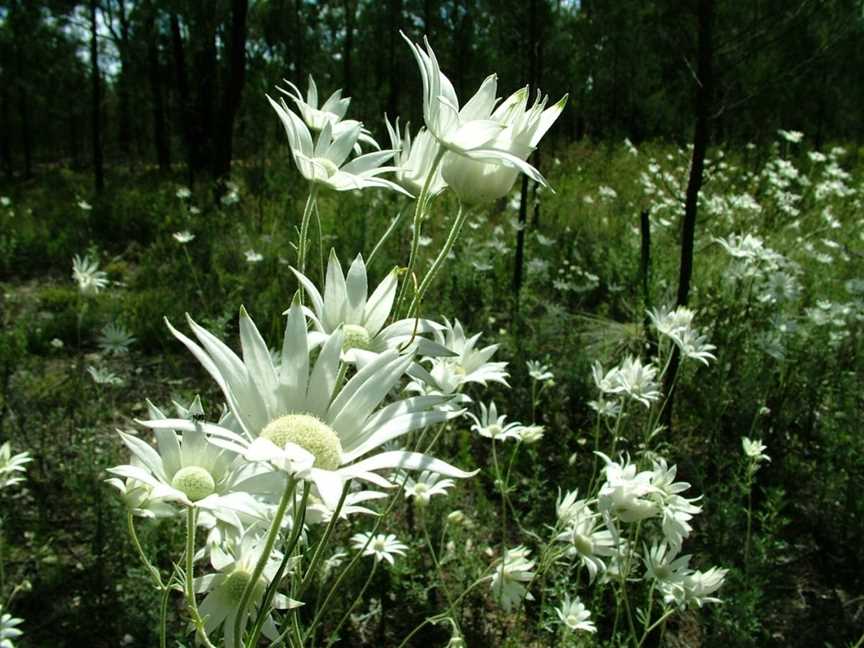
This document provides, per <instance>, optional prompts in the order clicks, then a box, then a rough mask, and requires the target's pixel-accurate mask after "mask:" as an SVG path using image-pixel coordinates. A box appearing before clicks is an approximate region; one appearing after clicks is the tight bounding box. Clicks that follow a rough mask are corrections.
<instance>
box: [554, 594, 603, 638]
mask: <svg viewBox="0 0 864 648" xmlns="http://www.w3.org/2000/svg"><path fill="white" fill-rule="evenodd" d="M555 612H556V613H557V614H558V618H559V619H561V623H563V624H564V625H565V626H567V628H568V629H570V630H573V631H576V630H583V631H584V632H597V626H595V625H594V623H593V622H592V621H591V612H590V611H589V610H588V609H587V608H586V607H585V605H584V604H583V603H582V601H580V600H579V598H578V597H576V599H574V600H570V597H569V596H568V597H566V598H565V599H564V601H563V602H562V603H561V607H559V608H555Z"/></svg>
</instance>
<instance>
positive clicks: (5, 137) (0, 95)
mask: <svg viewBox="0 0 864 648" xmlns="http://www.w3.org/2000/svg"><path fill="white" fill-rule="evenodd" d="M3 53H4V54H5V53H6V49H5V48H4V49H3ZM3 71H4V74H3V77H2V79H0V104H2V106H0V163H2V165H3V173H4V174H5V175H6V178H7V179H10V180H11V179H12V131H11V129H10V127H9V125H10V123H11V121H10V120H11V118H12V114H11V112H10V110H9V103H10V101H11V96H10V94H9V88H10V87H11V85H12V81H11V80H10V79H9V78H8V71H9V67H8V65H7V62H6V61H3Z"/></svg>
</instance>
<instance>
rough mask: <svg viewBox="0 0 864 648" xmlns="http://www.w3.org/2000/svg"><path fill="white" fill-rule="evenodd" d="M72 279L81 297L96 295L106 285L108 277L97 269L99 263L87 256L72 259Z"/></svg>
mask: <svg viewBox="0 0 864 648" xmlns="http://www.w3.org/2000/svg"><path fill="white" fill-rule="evenodd" d="M72 278H73V279H74V280H75V282H76V283H77V284H78V290H80V291H81V294H83V295H97V294H99V293H100V292H101V291H102V289H103V288H105V287H106V286H107V285H108V275H107V274H106V273H105V272H103V271H102V270H100V269H99V263H98V262H97V261H95V260H94V259H91V258H90V257H89V256H86V257H83V258H82V257H79V256H78V255H77V254H76V255H75V257H74V258H73V259H72Z"/></svg>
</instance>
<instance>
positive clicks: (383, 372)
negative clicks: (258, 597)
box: [168, 303, 476, 510]
mask: <svg viewBox="0 0 864 648" xmlns="http://www.w3.org/2000/svg"><path fill="white" fill-rule="evenodd" d="M168 326H169V328H170V330H171V332H172V333H173V334H174V335H175V337H177V339H178V340H180V341H181V342H182V343H183V344H184V345H186V347H187V348H188V349H189V350H190V351H191V352H192V354H193V355H194V356H195V357H196V358H197V359H198V361H199V362H201V364H202V366H203V367H204V368H205V369H206V370H207V372H208V373H209V374H210V375H211V376H212V377H213V379H214V380H215V381H216V383H217V384H218V385H219V387H220V388H221V389H222V393H223V394H224V396H225V400H226V402H227V403H228V407H229V408H230V410H231V413H232V414H233V416H234V419H235V420H236V423H237V425H238V429H239V433H236V432H234V431H232V430H228V429H226V428H223V427H220V426H208V427H207V431H208V432H212V433H213V435H214V438H212V439H211V441H212V442H214V443H216V442H219V443H222V444H223V446H224V447H227V448H232V449H234V450H235V451H237V452H239V453H244V454H245V455H246V457H247V459H250V460H255V461H261V460H263V459H268V460H269V461H271V463H273V462H274V461H275V462H276V463H277V464H279V465H280V466H282V467H283V468H288V471H289V472H294V473H296V474H297V475H298V476H300V477H301V478H303V479H309V480H311V481H312V482H314V484H315V486H316V489H317V491H318V495H319V496H320V498H321V499H322V500H323V501H324V503H325V504H326V505H327V506H328V508H330V509H331V510H332V509H335V508H336V506H337V504H338V501H339V497H340V495H341V492H342V488H343V486H344V484H345V482H346V481H348V480H350V479H352V478H356V479H361V480H363V481H367V482H370V483H373V484H376V485H378V486H381V487H384V488H386V487H389V486H391V485H392V484H391V483H390V482H389V481H388V480H387V479H385V478H383V477H381V476H380V475H377V474H375V472H376V471H378V470H384V469H398V468H402V469H404V470H431V471H433V472H437V473H440V474H442V475H444V476H447V477H456V478H460V479H462V478H467V477H470V476H472V475H473V474H476V472H475V473H466V472H464V471H462V470H459V469H458V468H455V467H453V466H451V465H450V464H447V463H445V462H443V461H440V460H438V459H435V458H433V457H430V456H427V455H423V454H419V453H415V452H405V451H401V450H394V451H388V452H379V453H376V454H372V455H371V456H369V457H367V458H365V459H362V457H364V456H366V455H368V454H370V453H372V452H373V451H375V450H378V449H379V448H380V447H381V446H382V445H383V444H385V443H387V442H388V441H390V440H392V439H396V438H398V437H400V436H402V435H403V434H406V433H408V432H411V431H413V430H417V429H419V428H423V427H426V426H428V425H434V424H437V423H441V422H443V421H446V420H448V419H450V418H453V417H454V416H458V415H459V414H461V412H442V411H437V410H433V409H432V408H433V407H435V406H436V405H439V404H441V403H442V402H443V401H444V399H443V398H430V397H414V398H408V399H404V400H397V401H395V402H393V403H391V404H389V405H387V406H385V407H382V408H380V409H379V405H380V404H381V403H382V401H384V399H385V398H386V397H387V395H388V394H389V393H390V392H391V390H393V388H394V387H395V386H396V385H397V384H398V382H399V380H400V379H401V377H402V376H403V375H404V373H405V370H406V369H407V367H408V366H409V365H410V363H411V362H412V358H411V357H410V356H400V355H399V354H398V353H397V352H396V351H393V350H388V351H385V352H384V353H381V354H380V355H378V356H377V357H376V358H375V359H374V360H371V361H370V362H369V363H368V364H366V365H365V366H364V367H363V368H361V369H360V370H359V371H357V372H356V373H355V374H354V375H353V376H352V377H351V379H350V380H348V381H347V383H345V384H344V385H340V384H339V381H338V376H339V364H340V360H339V357H340V353H341V349H342V333H341V331H337V332H336V333H334V334H333V335H331V336H330V338H329V339H328V340H327V342H326V343H325V344H324V346H323V347H322V349H321V351H320V353H318V358H317V360H316V362H315V364H314V366H310V361H309V355H310V352H311V351H312V349H313V345H312V344H311V341H310V339H309V336H308V334H307V331H306V317H305V315H304V313H303V310H302V308H301V307H300V305H299V304H297V303H295V304H294V305H293V306H292V307H291V308H290V309H289V310H288V317H287V322H286V327H285V337H284V343H283V345H282V351H281V358H282V359H281V362H280V363H279V369H278V371H277V369H276V368H275V367H274V366H273V361H272V359H271V356H270V351H269V350H268V348H267V345H266V344H265V343H264V340H263V338H262V337H261V334H260V333H259V332H258V329H257V328H256V327H255V324H254V322H253V321H252V319H251V318H250V317H249V315H248V314H247V313H246V310H245V309H243V308H241V310H240V343H241V347H242V351H243V358H242V359H241V358H239V357H238V356H237V355H236V354H235V353H234V352H233V351H232V350H231V349H230V348H228V347H227V346H226V345H225V344H223V343H222V342H221V341H220V340H219V339H218V338H216V337H215V336H214V335H212V334H211V333H209V332H208V331H207V330H205V329H204V328H202V327H201V326H199V325H198V324H196V323H195V322H194V321H193V320H192V319H191V318H189V326H190V327H191V328H192V330H193V332H194V334H195V336H196V337H197V339H198V343H200V345H199V344H198V343H195V342H194V341H192V340H191V339H190V338H188V337H186V336H185V335H183V334H182V333H180V332H179V331H177V330H176V329H175V328H174V327H172V326H171V325H170V323H169V324H168ZM310 369H311V371H310ZM172 423H173V422H172ZM178 424H179V425H180V426H182V427H179V428H178V429H185V428H188V427H189V425H190V424H189V422H187V421H179V422H178ZM220 439H221V441H220ZM286 454H289V455H291V456H290V457H288V459H290V460H291V461H295V460H296V461H297V462H299V464H300V465H297V466H296V467H294V465H293V464H292V463H288V464H286V463H284V462H285V460H286ZM307 459H311V462H307ZM308 463H311V466H310V465H308Z"/></svg>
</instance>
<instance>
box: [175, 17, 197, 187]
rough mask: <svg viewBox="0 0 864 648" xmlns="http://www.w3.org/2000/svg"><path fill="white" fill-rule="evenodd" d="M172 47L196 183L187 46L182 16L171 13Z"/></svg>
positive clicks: (188, 155)
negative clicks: (182, 26)
mask: <svg viewBox="0 0 864 648" xmlns="http://www.w3.org/2000/svg"><path fill="white" fill-rule="evenodd" d="M171 49H172V52H173V55H174V78H175V82H176V84H177V95H178V98H179V103H180V107H179V108H180V109H179V111H178V112H179V113H180V127H181V129H182V131H183V144H184V148H185V149H186V169H187V171H188V174H189V184H190V185H191V184H194V183H195V161H194V155H193V150H194V143H193V134H192V105H191V99H190V97H189V78H188V76H187V75H186V48H185V45H184V43H183V34H182V33H181V32H180V18H179V17H178V16H177V14H176V13H172V14H171Z"/></svg>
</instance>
